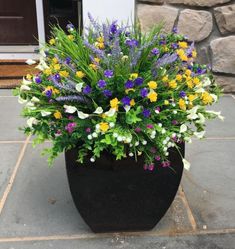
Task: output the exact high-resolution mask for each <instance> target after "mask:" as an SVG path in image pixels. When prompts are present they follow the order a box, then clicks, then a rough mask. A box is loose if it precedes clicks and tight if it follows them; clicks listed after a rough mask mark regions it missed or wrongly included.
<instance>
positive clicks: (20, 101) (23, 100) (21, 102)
mask: <svg viewBox="0 0 235 249" xmlns="http://www.w3.org/2000/svg"><path fill="white" fill-rule="evenodd" d="M18 103H19V104H25V103H27V99H23V98H21V97H20V96H19V97H18Z"/></svg>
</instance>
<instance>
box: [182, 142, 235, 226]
mask: <svg viewBox="0 0 235 249" xmlns="http://www.w3.org/2000/svg"><path fill="white" fill-rule="evenodd" d="M234 152H235V140H232V141H224V140H213V141H212V140H204V141H195V142H194V143H193V144H192V145H188V146H187V157H188V158H189V160H190V161H191V163H192V165H191V169H190V171H189V172H185V174H184V177H183V188H184V191H185V193H186V196H187V198H188V200H189V203H190V207H191V208H192V212H193V214H194V215H195V219H196V222H197V224H198V226H199V228H201V229H202V228H203V226H205V225H206V227H207V229H221V228H234V227H235V184H234V183H235V167H234V166H235V157H234Z"/></svg>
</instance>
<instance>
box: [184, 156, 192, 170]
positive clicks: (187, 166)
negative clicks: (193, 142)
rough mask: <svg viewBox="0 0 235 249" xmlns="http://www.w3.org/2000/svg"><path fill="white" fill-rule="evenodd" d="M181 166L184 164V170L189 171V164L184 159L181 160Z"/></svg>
mask: <svg viewBox="0 0 235 249" xmlns="http://www.w3.org/2000/svg"><path fill="white" fill-rule="evenodd" d="M183 164H184V168H185V169H186V170H189V169H190V166H191V164H190V162H188V161H187V160H186V159H185V158H184V159H183Z"/></svg>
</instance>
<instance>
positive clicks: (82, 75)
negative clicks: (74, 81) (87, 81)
mask: <svg viewBox="0 0 235 249" xmlns="http://www.w3.org/2000/svg"><path fill="white" fill-rule="evenodd" d="M76 76H77V77H78V78H80V79H82V78H83V77H85V74H84V73H83V72H82V71H77V72H76Z"/></svg>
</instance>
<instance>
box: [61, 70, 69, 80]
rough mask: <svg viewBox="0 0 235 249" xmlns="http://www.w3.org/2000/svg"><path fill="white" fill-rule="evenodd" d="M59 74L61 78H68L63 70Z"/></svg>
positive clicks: (67, 74)
mask: <svg viewBox="0 0 235 249" xmlns="http://www.w3.org/2000/svg"><path fill="white" fill-rule="evenodd" d="M59 74H60V76H61V77H65V78H66V77H68V76H69V73H68V72H67V71H65V70H64V71H60V72H59Z"/></svg>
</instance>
